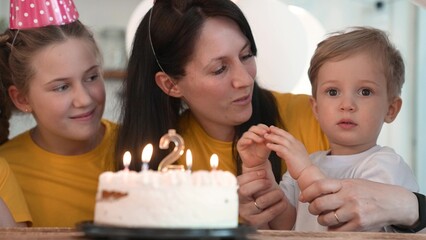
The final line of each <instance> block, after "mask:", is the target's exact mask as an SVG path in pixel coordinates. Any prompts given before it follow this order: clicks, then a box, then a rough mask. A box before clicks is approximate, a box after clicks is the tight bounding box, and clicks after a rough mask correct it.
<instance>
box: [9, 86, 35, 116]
mask: <svg viewBox="0 0 426 240" xmlns="http://www.w3.org/2000/svg"><path fill="white" fill-rule="evenodd" d="M8 92H9V96H10V99H11V100H12V102H13V104H15V106H16V108H18V109H19V110H21V111H22V112H31V111H32V109H31V106H30V103H29V101H28V98H27V96H25V95H24V94H22V93H21V92H20V91H19V90H18V88H16V86H15V85H11V86H10V87H9V89H8Z"/></svg>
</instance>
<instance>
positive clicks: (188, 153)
mask: <svg viewBox="0 0 426 240" xmlns="http://www.w3.org/2000/svg"><path fill="white" fill-rule="evenodd" d="M186 167H187V168H188V170H191V167H192V153H191V150H189V149H188V150H186Z"/></svg>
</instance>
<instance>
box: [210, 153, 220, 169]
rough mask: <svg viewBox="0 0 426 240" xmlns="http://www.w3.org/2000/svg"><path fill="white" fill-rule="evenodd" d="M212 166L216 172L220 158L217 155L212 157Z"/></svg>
mask: <svg viewBox="0 0 426 240" xmlns="http://www.w3.org/2000/svg"><path fill="white" fill-rule="evenodd" d="M210 166H211V167H212V169H213V170H216V168H217V166H219V157H218V156H217V154H215V153H214V154H213V155H212V156H211V157H210Z"/></svg>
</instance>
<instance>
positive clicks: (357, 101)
mask: <svg viewBox="0 0 426 240" xmlns="http://www.w3.org/2000/svg"><path fill="white" fill-rule="evenodd" d="M386 85H387V80H386V78H385V75H384V74H383V69H382V66H381V64H380V63H379V62H378V61H375V60H374V59H373V58H372V57H371V56H370V55H369V54H368V53H367V52H365V51H364V52H360V53H356V54H353V55H350V56H349V57H347V58H345V59H343V60H336V61H327V62H325V63H324V65H322V66H321V68H320V69H319V72H318V77H317V90H316V99H312V106H313V111H314V113H315V115H316V117H317V118H318V121H319V123H320V125H321V128H322V129H323V131H324V133H325V134H326V135H327V137H328V139H329V141H330V146H331V149H332V154H335V155H342V154H355V153H359V152H362V151H365V150H367V149H369V148H371V147H373V146H374V145H376V141H377V138H378V136H379V134H380V130H381V128H382V125H383V123H384V122H388V123H389V122H392V121H393V120H394V119H395V117H396V115H397V114H398V112H399V109H400V107H401V99H400V98H399V97H397V98H395V99H393V100H392V101H389V99H388V93H387V87H386Z"/></svg>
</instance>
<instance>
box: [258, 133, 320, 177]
mask: <svg viewBox="0 0 426 240" xmlns="http://www.w3.org/2000/svg"><path fill="white" fill-rule="evenodd" d="M269 129H270V131H269V133H267V134H265V139H266V140H267V143H266V146H267V147H268V148H269V149H270V150H272V151H275V152H276V153H277V155H278V156H279V157H280V158H282V159H284V160H285V162H286V165H287V169H288V171H289V173H290V175H291V177H292V178H294V179H298V178H299V176H300V174H301V173H302V171H303V170H304V169H305V168H306V167H308V166H310V165H311V164H312V163H311V160H310V159H309V154H308V152H307V151H306V148H305V146H304V145H303V143H301V142H300V141H299V140H297V139H296V138H294V137H293V136H292V135H291V134H290V133H288V132H286V131H284V130H282V129H280V128H278V127H275V126H271V127H270V128H269Z"/></svg>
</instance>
